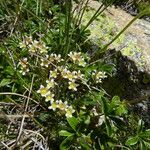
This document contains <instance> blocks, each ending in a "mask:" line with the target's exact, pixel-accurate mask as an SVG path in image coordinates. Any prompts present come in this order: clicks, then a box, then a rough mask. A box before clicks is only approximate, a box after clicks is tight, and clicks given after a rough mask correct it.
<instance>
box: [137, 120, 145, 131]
mask: <svg viewBox="0 0 150 150" xmlns="http://www.w3.org/2000/svg"><path fill="white" fill-rule="evenodd" d="M143 127H144V121H143V120H142V119H140V120H139V122H138V129H137V131H138V133H140V132H142V130H143Z"/></svg>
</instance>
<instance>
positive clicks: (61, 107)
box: [57, 100, 68, 110]
mask: <svg viewBox="0 0 150 150" xmlns="http://www.w3.org/2000/svg"><path fill="white" fill-rule="evenodd" d="M67 107H68V105H67V101H65V102H64V103H63V102H62V101H61V100H59V101H58V105H57V108H59V109H60V110H65V109H66V108H67Z"/></svg>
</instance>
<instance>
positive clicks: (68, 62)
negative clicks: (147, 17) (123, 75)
mask: <svg viewBox="0 0 150 150" xmlns="http://www.w3.org/2000/svg"><path fill="white" fill-rule="evenodd" d="M15 2H16V1H15V0H12V1H10V0H1V1H0V5H1V8H2V9H1V10H0V20H1V24H0V25H1V28H2V32H1V33H0V34H1V37H0V38H1V39H0V41H1V43H0V58H1V59H0V72H1V74H0V106H2V107H0V119H1V121H0V142H1V143H0V144H1V145H0V149H6V148H7V149H27V150H28V149H40V148H41V149H45V150H47V149H52V150H56V149H61V150H67V149H70V150H72V149H75V150H76V149H85V150H91V149H93V150H97V149H102V150H105V149H106V150H107V149H112V150H115V149H121V150H124V149H128V150H131V149H133V150H136V149H145V150H146V149H147V150H148V149H149V148H150V144H149V142H150V141H149V137H150V130H149V129H148V128H147V127H146V125H145V123H144V122H143V121H142V120H141V119H140V118H139V117H138V116H136V115H134V114H131V112H130V111H129V110H128V107H129V104H128V102H126V101H125V100H121V99H120V98H119V97H118V96H115V95H114V96H112V97H111V96H110V95H108V94H107V91H105V89H103V88H102V84H103V81H105V80H107V77H109V76H113V74H114V71H115V69H116V68H115V65H114V64H107V63H106V62H105V61H104V60H103V59H102V57H103V55H102V56H101V54H102V53H105V52H106V51H108V49H107V48H108V46H109V45H110V44H112V43H114V42H115V41H116V40H120V39H119V37H120V35H122V33H123V32H124V31H125V30H126V29H127V27H129V26H130V25H131V23H132V22H133V21H135V20H136V19H137V18H138V17H140V16H142V15H144V14H146V13H147V12H148V11H147V10H146V11H142V13H140V15H138V17H136V18H135V19H134V20H132V21H131V22H130V23H129V24H128V25H127V26H126V27H125V28H124V29H123V30H122V31H121V32H119V33H118V34H116V35H115V36H114V33H113V28H112V27H113V25H112V26H111V25H110V28H108V26H109V25H108V26H107V28H105V25H102V26H101V27H100V28H99V29H98V30H101V28H102V29H103V30H104V31H105V30H108V33H107V36H108V39H107V38H105V32H100V33H101V35H100V36H101V38H103V37H104V38H103V39H102V40H101V38H100V39H99V40H100V41H99V48H98V50H97V51H96V52H95V51H94V50H91V47H90V46H91V43H92V41H90V40H89V39H90V36H92V35H93V34H92V33H90V25H91V24H92V23H93V21H94V20H96V19H98V20H101V21H102V22H103V23H104V24H105V23H108V19H107V17H106V16H103V15H102V13H103V11H104V10H105V9H106V8H107V7H108V6H110V5H111V4H112V3H113V1H109V2H105V3H102V4H101V5H100V7H99V8H98V10H97V11H94V10H93V14H91V15H89V18H87V17H86V13H89V12H88V9H90V8H89V7H88V6H87V4H88V2H89V0H81V1H78V0H74V1H72V0H68V1H63V0H62V1H60V2H58V1H53V0H26V1H25V0H18V1H17V3H15ZM100 15H101V16H100ZM98 16H100V17H98ZM103 30H102V31H103ZM95 32H96V31H95ZM113 36H114V37H113ZM107 43H108V44H107ZM103 44H106V45H103Z"/></svg>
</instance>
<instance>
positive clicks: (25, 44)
mask: <svg viewBox="0 0 150 150" xmlns="http://www.w3.org/2000/svg"><path fill="white" fill-rule="evenodd" d="M19 46H20V48H29V52H32V53H35V52H39V53H40V54H46V53H47V52H48V51H47V49H48V47H47V46H46V45H45V43H44V42H42V41H41V40H39V41H37V40H32V37H25V38H24V40H23V41H22V42H20V43H19Z"/></svg>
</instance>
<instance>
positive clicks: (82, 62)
mask: <svg viewBox="0 0 150 150" xmlns="http://www.w3.org/2000/svg"><path fill="white" fill-rule="evenodd" d="M78 65H79V66H82V67H85V66H86V62H85V61H84V59H80V60H79V63H78Z"/></svg>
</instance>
